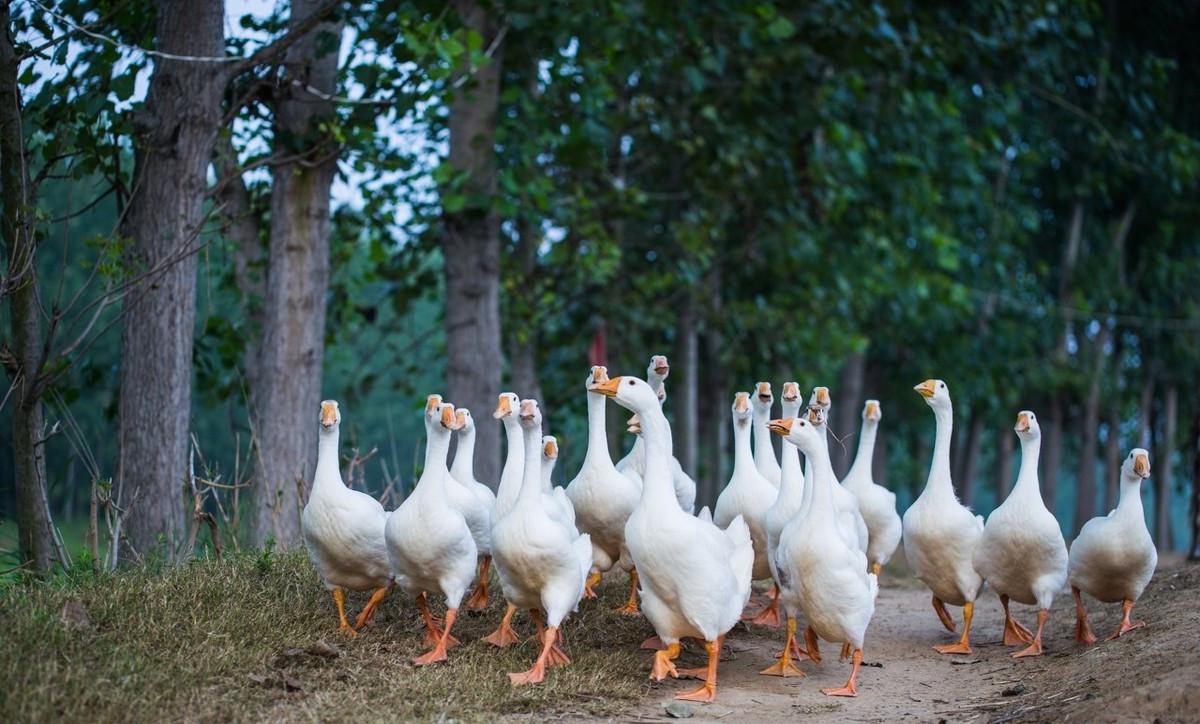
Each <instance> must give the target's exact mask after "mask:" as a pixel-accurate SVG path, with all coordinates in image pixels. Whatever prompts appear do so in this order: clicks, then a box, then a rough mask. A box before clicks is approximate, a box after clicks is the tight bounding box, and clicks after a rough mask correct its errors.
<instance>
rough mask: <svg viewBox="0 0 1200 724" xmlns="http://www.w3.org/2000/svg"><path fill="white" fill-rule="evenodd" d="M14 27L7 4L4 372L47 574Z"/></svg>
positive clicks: (30, 236) (36, 339)
mask: <svg viewBox="0 0 1200 724" xmlns="http://www.w3.org/2000/svg"><path fill="white" fill-rule="evenodd" d="M9 27H10V18H9V9H8V4H7V3H4V4H3V5H0V202H2V203H3V206H4V209H3V219H2V220H0V236H2V238H3V241H4V246H5V252H6V256H7V259H6V261H7V263H8V268H7V270H6V272H5V273H6V276H5V279H4V281H5V285H4V286H6V287H8V286H9V285H11V299H12V303H11V306H10V308H9V321H10V323H11V331H12V348H11V349H10V350H8V352H10V353H11V356H9V355H5V357H7V359H6V360H5V361H6V364H5V367H6V368H7V371H8V375H9V378H10V380H11V383H12V386H13V389H12V398H11V401H10V402H11V405H12V408H11V409H12V412H11V419H12V435H13V439H12V446H13V467H14V470H13V477H14V479H15V483H16V504H17V538H18V552H19V554H20V563H21V564H22V565H27V566H29V570H31V571H32V572H33V573H35V574H37V575H43V574H45V573H47V572H49V570H50V567H51V565H53V563H54V560H55V558H56V554H55V546H54V532H53V530H52V523H51V519H50V507H49V506H48V505H47V503H46V457H45V446H44V444H43V441H42V437H43V436H44V435H45V431H44V430H43V427H44V425H43V422H44V421H43V416H42V402H41V392H40V391H39V390H38V386H39V385H38V378H39V373H40V371H41V369H40V367H41V362H42V329H41V316H40V311H39V308H38V301H37V293H38V286H37V281H38V279H37V240H36V238H35V236H34V233H33V217H32V214H31V211H32V208H31V206H32V203H33V199H32V198H31V194H32V191H31V189H30V185H29V174H28V171H27V167H26V165H25V148H24V136H23V134H24V128H23V127H22V122H21V94H20V89H19V85H18V82H17V73H18V62H17V57H16V53H15V51H14V49H13V46H12V39H11V38H10V37H9ZM64 263H65V261H64ZM0 298H3V297H2V296H0ZM4 346H6V345H0V349H2V348H3V347H4Z"/></svg>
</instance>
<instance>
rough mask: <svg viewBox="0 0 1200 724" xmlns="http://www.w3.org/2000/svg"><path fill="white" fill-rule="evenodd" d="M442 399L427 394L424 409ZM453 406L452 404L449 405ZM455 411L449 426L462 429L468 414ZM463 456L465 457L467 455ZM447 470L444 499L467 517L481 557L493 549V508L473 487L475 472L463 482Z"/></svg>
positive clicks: (472, 440)
mask: <svg viewBox="0 0 1200 724" xmlns="http://www.w3.org/2000/svg"><path fill="white" fill-rule="evenodd" d="M441 402H442V396H441V395H429V396H428V397H427V398H426V400H425V409H426V410H432V409H433V408H434V407H435V406H436V405H438V404H441ZM452 409H454V408H453V407H452ZM458 413H459V410H457V409H454V416H455V417H454V425H453V427H452V429H453V430H454V431H457V432H459V433H461V432H462V427H461V426H462V424H463V423H464V422H465V421H467V420H468V419H469V418H468V415H459V414H458ZM468 414H469V413H468ZM470 435H471V437H470V445H471V454H472V455H474V432H472V433H470ZM447 449H449V448H447ZM462 457H463V458H464V459H465V458H466V457H467V456H465V455H464V456H462ZM444 462H445V461H443V465H444ZM446 474H447V475H446V489H445V499H446V502H447V503H449V504H450V507H452V508H454V509H455V510H457V511H458V512H459V513H461V514H462V517H463V520H465V521H467V527H468V528H470V529H471V537H472V538H473V539H474V540H475V550H476V551H478V553H479V555H480V556H481V557H483V556H487V555H489V554H490V553H491V550H492V508H490V507H488V504H487V502H486V501H485V499H484V498H481V497H480V495H479V493H478V492H477V491H476V490H475V487H474V486H475V484H476V481H475V476H474V474H472V475H471V477H470V481H469V482H464V480H463V479H462V478H459V477H456V476H455V475H454V473H453V471H452V470H450V469H449V468H447V470H446ZM464 475H465V473H464Z"/></svg>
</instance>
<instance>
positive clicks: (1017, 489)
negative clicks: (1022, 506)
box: [1010, 437, 1042, 501]
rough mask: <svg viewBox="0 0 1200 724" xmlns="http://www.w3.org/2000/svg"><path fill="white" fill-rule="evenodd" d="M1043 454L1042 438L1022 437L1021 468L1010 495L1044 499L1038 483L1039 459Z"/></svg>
mask: <svg viewBox="0 0 1200 724" xmlns="http://www.w3.org/2000/svg"><path fill="white" fill-rule="evenodd" d="M1041 455H1042V439H1041V438H1040V437H1037V438H1033V439H1026V438H1021V469H1020V471H1019V472H1018V473H1017V482H1016V484H1015V485H1013V490H1012V493H1010V495H1020V496H1022V497H1026V498H1029V499H1033V498H1036V499H1037V500H1039V501H1040V500H1041V499H1042V493H1041V485H1040V484H1039V483H1038V459H1039V458H1040V457H1041Z"/></svg>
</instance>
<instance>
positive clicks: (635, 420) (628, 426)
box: [625, 413, 642, 435]
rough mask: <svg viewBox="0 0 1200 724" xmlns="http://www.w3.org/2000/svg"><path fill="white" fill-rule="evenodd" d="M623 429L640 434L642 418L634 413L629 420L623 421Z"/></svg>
mask: <svg viewBox="0 0 1200 724" xmlns="http://www.w3.org/2000/svg"><path fill="white" fill-rule="evenodd" d="M625 431H626V432H630V433H633V434H634V435H641V434H642V418H640V417H638V416H637V413H634V415H633V417H631V418H629V421H628V422H626V423H625Z"/></svg>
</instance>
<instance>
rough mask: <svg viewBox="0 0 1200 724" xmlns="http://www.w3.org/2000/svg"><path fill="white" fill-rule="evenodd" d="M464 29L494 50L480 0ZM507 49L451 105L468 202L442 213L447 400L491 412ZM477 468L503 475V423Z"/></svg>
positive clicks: (467, 11)
mask: <svg viewBox="0 0 1200 724" xmlns="http://www.w3.org/2000/svg"><path fill="white" fill-rule="evenodd" d="M454 7H455V9H456V10H457V11H458V14H459V16H460V17H461V18H462V21H463V24H464V25H465V26H466V27H467V28H468V29H469V30H473V31H475V32H477V33H479V34H480V35H482V36H483V44H484V47H489V46H490V45H491V44H492V43H493V41H494V40H495V38H496V34H497V33H498V32H499V30H500V23H499V22H498V18H496V17H495V16H494V15H490V14H489V12H488V7H489V6H485V5H483V4H480V3H478V2H475V1H474V0H456V1H455V3H454ZM502 56H503V45H502V44H497V47H496V49H495V51H494V52H493V54H492V57H491V58H490V59H489V60H488V62H486V63H485V64H484V65H483V67H481V68H479V69H478V71H477V72H476V73H475V74H474V75H473V76H472V78H471V79H470V80H469V81H468V82H467V83H466V85H464V86H463V87H462V88H460V89H458V90H457V91H456V92H455V94H454V97H453V99H452V100H451V102H450V156H449V160H448V163H449V164H450V167H451V168H452V169H453V170H454V172H455V173H456V174H461V175H463V176H464V179H465V180H464V182H463V184H462V187H461V188H459V189H457V190H455V191H454V193H456V194H465V195H466V197H467V205H466V206H465V208H463V209H461V210H459V211H446V212H444V213H443V222H444V226H445V228H444V234H443V237H442V257H443V262H444V264H445V275H446V310H445V324H446V392H447V399H449V400H450V401H452V402H454V403H455V404H458V405H463V406H465V407H469V408H471V409H473V410H481V411H482V410H487V409H490V405H492V404H493V403H494V402H495V400H496V394H497V392H498V391H499V389H500V371H501V364H502V363H503V358H502V355H501V349H500V224H499V220H498V218H497V217H496V214H495V212H494V210H493V209H492V203H491V201H492V198H491V197H492V196H493V194H494V193H495V187H496V168H495V142H494V139H495V132H496V107H497V101H498V97H499V90H500V69H501V64H502V62H503V60H502ZM475 471H476V474H477V475H478V477H479V479H481V480H499V478H500V435H499V426H498V425H480V426H479V428H478V431H477V433H476V441H475Z"/></svg>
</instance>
